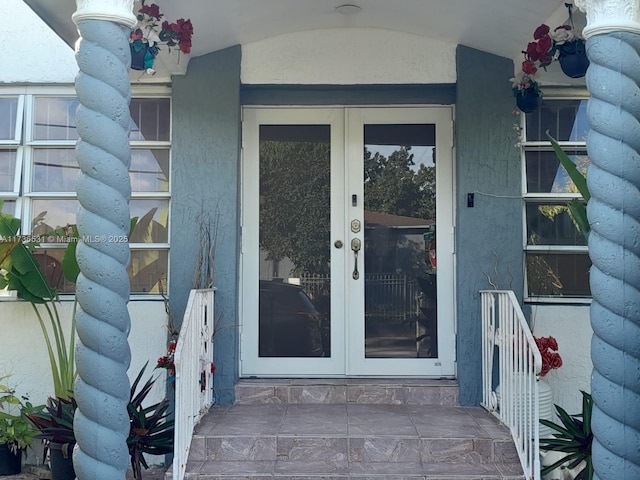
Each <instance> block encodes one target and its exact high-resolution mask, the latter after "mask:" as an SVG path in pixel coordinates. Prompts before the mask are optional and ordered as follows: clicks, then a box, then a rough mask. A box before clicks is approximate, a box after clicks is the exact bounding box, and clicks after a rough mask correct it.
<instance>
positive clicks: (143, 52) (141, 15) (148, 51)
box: [129, 0, 193, 75]
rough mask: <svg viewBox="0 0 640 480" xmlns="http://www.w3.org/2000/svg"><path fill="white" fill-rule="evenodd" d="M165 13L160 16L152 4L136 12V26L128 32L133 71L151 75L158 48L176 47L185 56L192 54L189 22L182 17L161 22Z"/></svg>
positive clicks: (191, 30)
mask: <svg viewBox="0 0 640 480" xmlns="http://www.w3.org/2000/svg"><path fill="white" fill-rule="evenodd" d="M163 16H164V14H162V13H160V7H158V5H156V4H155V3H152V4H150V5H145V2H144V0H142V7H141V8H140V9H139V10H138V14H137V19H138V25H137V26H136V28H134V29H133V31H132V32H131V37H130V39H129V43H130V47H131V68H132V69H133V70H146V71H147V73H148V74H150V75H153V74H154V73H155V70H154V68H153V67H154V62H155V58H156V56H157V55H158V52H159V51H160V45H167V47H169V49H171V47H178V49H179V51H180V52H182V53H184V54H189V53H191V37H192V35H193V25H192V24H191V20H189V19H187V20H185V19H184V18H180V19H178V20H177V21H176V22H173V23H169V22H167V21H166V20H164V21H163V20H162V17H163Z"/></svg>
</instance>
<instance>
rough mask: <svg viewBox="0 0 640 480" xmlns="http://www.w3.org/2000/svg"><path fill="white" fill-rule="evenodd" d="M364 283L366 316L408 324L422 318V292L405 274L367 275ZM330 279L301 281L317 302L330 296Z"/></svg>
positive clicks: (326, 277)
mask: <svg viewBox="0 0 640 480" xmlns="http://www.w3.org/2000/svg"><path fill="white" fill-rule="evenodd" d="M364 279H365V316H366V317H368V318H382V317H384V318H385V319H387V320H394V321H398V322H405V321H406V322H408V321H411V320H415V319H416V318H417V317H418V316H420V308H419V305H420V298H421V295H422V291H421V289H420V286H419V285H418V284H417V282H416V281H415V279H413V278H411V277H409V276H408V275H406V274H403V273H368V274H365V276H364ZM329 282H330V277H329V276H328V275H307V276H302V277H300V286H301V287H302V288H303V289H304V291H305V293H306V294H307V295H308V296H309V298H310V299H311V300H312V301H313V302H315V301H316V300H317V299H319V298H322V297H323V296H324V295H326V293H327V289H328V286H329Z"/></svg>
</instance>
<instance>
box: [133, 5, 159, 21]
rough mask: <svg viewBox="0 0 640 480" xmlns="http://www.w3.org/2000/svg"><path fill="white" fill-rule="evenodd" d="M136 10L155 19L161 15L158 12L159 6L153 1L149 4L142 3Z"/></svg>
mask: <svg viewBox="0 0 640 480" xmlns="http://www.w3.org/2000/svg"><path fill="white" fill-rule="evenodd" d="M138 12H140V13H141V14H143V15H148V16H150V17H153V18H155V19H156V20H160V19H161V18H162V17H163V14H162V13H160V7H159V6H158V5H156V4H155V3H152V4H151V5H143V6H142V7H141V8H140V10H138Z"/></svg>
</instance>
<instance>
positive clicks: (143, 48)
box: [129, 40, 155, 70]
mask: <svg viewBox="0 0 640 480" xmlns="http://www.w3.org/2000/svg"><path fill="white" fill-rule="evenodd" d="M129 46H130V47H131V69H132V70H147V69H148V68H153V61H154V58H155V56H154V55H153V51H152V50H151V48H150V47H149V44H148V43H144V42H142V41H141V40H136V41H134V42H132V43H130V44H129Z"/></svg>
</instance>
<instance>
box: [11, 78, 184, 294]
mask: <svg viewBox="0 0 640 480" xmlns="http://www.w3.org/2000/svg"><path fill="white" fill-rule="evenodd" d="M17 92H19V93H16V90H15V89H10V88H7V89H5V88H1V87H0V97H12V98H15V97H17V98H18V105H17V118H16V126H15V135H14V138H13V139H9V140H2V139H0V149H16V150H17V158H16V174H15V178H14V186H13V191H10V192H4V191H0V198H1V199H2V200H10V201H15V202H16V203H15V212H14V216H15V217H17V218H20V220H21V231H20V233H21V234H24V235H28V234H29V233H31V224H32V221H33V218H32V217H33V213H32V203H33V201H34V200H37V199H69V200H75V199H77V195H76V193H75V191H73V192H70V191H67V192H65V191H58V192H36V191H32V187H31V182H32V178H33V176H32V175H33V152H34V150H35V149H37V148H70V149H73V148H75V144H76V140H75V139H72V140H35V139H34V128H33V127H34V118H35V110H34V109H35V98H37V97H51V98H61V97H64V98H75V91H74V89H73V88H72V87H25V88H21V89H18V90H17ZM170 93H171V92H170V89H169V88H168V87H145V88H144V89H138V90H134V91H133V92H132V98H135V99H138V98H151V99H159V98H167V99H169V102H170V104H171V95H170ZM170 108H171V107H170ZM169 122H170V123H169V131H170V132H171V131H172V127H173V125H172V118H170V119H169ZM170 136H171V134H170ZM130 145H131V149H132V150H135V149H167V150H169V165H171V161H172V159H171V157H172V152H171V141H170V140H169V141H142V140H132V141H130ZM168 182H169V185H168V191H149V192H135V191H132V192H131V199H132V200H135V199H152V200H169V206H168V209H169V210H168V213H167V215H168V218H169V219H170V218H171V202H170V199H171V182H172V178H171V175H169V179H168ZM169 246H170V229H169V224H167V241H166V242H162V243H131V244H130V247H131V251H132V253H133V252H135V251H143V250H155V251H166V252H169ZM41 247H43V248H48V249H55V248H64V246H63V245H61V244H58V243H46V242H44V243H42V244H41ZM169 263H170V262H169ZM167 268H170V267H169V265H167ZM168 277H169V272H168V271H167V272H166V278H168ZM135 297H137V295H134V296H132V298H135ZM142 297H143V298H149V295H142Z"/></svg>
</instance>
